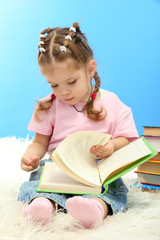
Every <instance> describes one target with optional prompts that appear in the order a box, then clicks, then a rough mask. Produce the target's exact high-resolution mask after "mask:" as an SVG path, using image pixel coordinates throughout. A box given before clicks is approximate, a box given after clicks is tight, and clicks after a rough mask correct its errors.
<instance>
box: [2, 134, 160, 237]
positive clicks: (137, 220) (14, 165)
mask: <svg viewBox="0 0 160 240" xmlns="http://www.w3.org/2000/svg"><path fill="white" fill-rule="evenodd" d="M28 144H29V140H28V139H25V140H23V139H16V138H14V137H11V138H1V139H0V153H1V174H0V193H1V195H0V240H3V239H6V240H51V239H52V240H53V239H54V240H72V239H73V240H82V239H83V240H90V239H92V240H94V239H95V240H96V239H100V240H132V239H134V240H160V193H149V192H141V190H140V189H138V188H136V187H134V188H130V191H129V194H128V210H127V211H126V213H119V214H117V215H114V216H110V217H107V218H106V220H105V221H104V225H103V226H102V227H100V228H98V229H92V230H85V229H83V228H82V227H81V226H80V225H79V224H78V223H77V222H76V221H75V220H74V219H73V218H72V217H71V216H69V214H63V213H58V214H56V215H54V216H53V220H52V223H51V224H50V225H48V226H44V227H42V226H40V224H35V223H33V222H32V221H31V220H30V219H27V220H24V219H23V216H22V210H23V208H24V207H25V206H24V205H23V204H22V203H21V202H17V196H18V192H19V187H20V185H21V184H22V182H23V181H25V180H28V177H29V173H26V172H23V171H21V169H20V158H21V155H22V154H23V152H24V151H25V149H26V147H27V145H28ZM135 178H136V174H134V173H133V172H131V173H129V174H126V175H125V177H123V179H124V181H125V183H126V184H127V186H128V187H129V186H130V184H132V183H134V181H135Z"/></svg>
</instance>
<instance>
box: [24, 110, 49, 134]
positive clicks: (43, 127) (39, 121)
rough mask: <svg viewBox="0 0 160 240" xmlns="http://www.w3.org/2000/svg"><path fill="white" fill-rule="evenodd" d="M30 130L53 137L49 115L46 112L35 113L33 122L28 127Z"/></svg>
mask: <svg viewBox="0 0 160 240" xmlns="http://www.w3.org/2000/svg"><path fill="white" fill-rule="evenodd" d="M28 130H30V131H33V132H36V133H39V134H43V135H51V134H52V132H53V126H52V124H51V122H50V121H49V118H48V114H47V112H46V111H43V112H40V113H37V115H36V114H35V112H34V113H33V116H32V118H31V121H30V122H29V125H28Z"/></svg>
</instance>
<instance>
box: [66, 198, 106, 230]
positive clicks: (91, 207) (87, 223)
mask: <svg viewBox="0 0 160 240" xmlns="http://www.w3.org/2000/svg"><path fill="white" fill-rule="evenodd" d="M66 208H67V210H68V212H69V213H70V214H71V215H72V216H73V217H74V218H76V219H78V220H79V221H80V223H81V224H82V225H83V226H84V227H85V228H91V227H92V226H100V225H102V223H103V216H104V209H103V207H102V205H101V203H100V202H98V201H97V200H94V199H88V198H83V197H80V196H75V197H72V198H69V199H68V200H67V201H66Z"/></svg>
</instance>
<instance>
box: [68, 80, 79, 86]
mask: <svg viewBox="0 0 160 240" xmlns="http://www.w3.org/2000/svg"><path fill="white" fill-rule="evenodd" d="M76 82H77V79H75V80H74V81H73V82H69V83H68V84H70V85H72V84H74V83H76Z"/></svg>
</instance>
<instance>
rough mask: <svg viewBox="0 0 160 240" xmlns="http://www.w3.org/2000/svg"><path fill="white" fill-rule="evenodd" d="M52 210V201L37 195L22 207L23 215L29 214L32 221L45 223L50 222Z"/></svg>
mask: <svg viewBox="0 0 160 240" xmlns="http://www.w3.org/2000/svg"><path fill="white" fill-rule="evenodd" d="M52 211H53V206H52V203H51V202H50V201H49V200H48V199H47V198H44V197H37V198H35V199H34V200H33V201H32V202H31V203H30V204H29V205H28V206H27V207H26V208H25V209H24V211H23V215H24V217H27V216H28V215H30V216H31V217H32V219H33V220H34V221H36V222H43V224H44V225H45V224H48V223H51V216H52Z"/></svg>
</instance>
